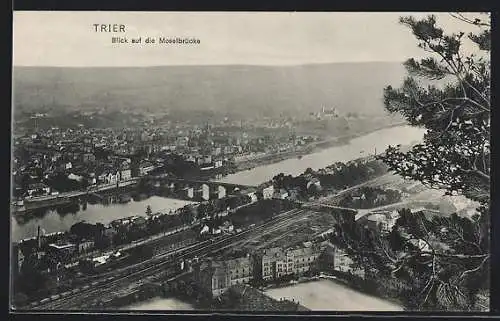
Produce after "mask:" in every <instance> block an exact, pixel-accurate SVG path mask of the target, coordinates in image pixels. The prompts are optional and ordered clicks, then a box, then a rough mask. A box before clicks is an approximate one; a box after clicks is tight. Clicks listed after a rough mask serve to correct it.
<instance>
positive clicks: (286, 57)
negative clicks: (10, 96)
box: [13, 11, 464, 67]
mask: <svg viewBox="0 0 500 321" xmlns="http://www.w3.org/2000/svg"><path fill="white" fill-rule="evenodd" d="M401 15H405V14H404V13H358V12H356V13H343V12H342V13H341V12H319V13H307V12H295V13H284V12H281V13H280V12H275V13H265V12H248V13H244V12H241V13H229V12H224V13H222V12H221V13H217V12H105V11H95V12H49V11H46V12H40V11H39V12H34V11H30V12H19V11H17V12H14V18H13V19H14V27H13V29H14V37H13V41H14V45H13V48H14V52H13V63H14V65H16V66H75V67H80V66H83V67H86V66H151V65H223V64H250V65H295V64H308V63H330V62H364V61H403V60H405V59H407V58H409V57H416V56H417V57H418V56H421V55H422V54H423V52H422V51H421V50H420V49H419V48H418V47H417V44H416V41H415V39H414V38H413V36H412V34H411V32H410V31H409V30H408V29H407V28H406V27H404V26H402V25H400V24H399V23H398V18H399V16H401ZM413 15H416V14H413ZM418 15H422V14H418ZM436 16H437V17H438V23H439V24H440V25H442V26H443V27H444V28H445V30H447V31H448V30H449V31H458V30H463V29H464V28H463V23H461V22H458V21H456V20H454V19H453V18H451V17H450V16H449V15H448V14H446V13H438V14H436ZM95 23H104V24H114V23H116V24H124V25H125V26H126V32H125V33H122V34H111V33H96V32H95V31H94V27H93V24H95ZM113 36H126V37H127V38H129V39H130V38H135V37H139V36H141V37H142V38H143V39H142V41H143V42H144V40H145V38H146V37H148V36H149V37H155V38H157V37H160V36H165V37H194V38H197V39H199V40H200V42H201V43H200V44H198V45H194V44H191V45H172V44H170V45H167V44H155V45H146V44H144V43H143V44H141V45H137V44H112V43H111V38H112V37H113ZM129 41H130V40H129Z"/></svg>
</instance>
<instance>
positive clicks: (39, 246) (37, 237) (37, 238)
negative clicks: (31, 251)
mask: <svg viewBox="0 0 500 321" xmlns="http://www.w3.org/2000/svg"><path fill="white" fill-rule="evenodd" d="M41 241H42V240H41V237H40V225H38V232H37V235H36V244H37V250H38V251H39V250H40V248H41V247H42V244H41Z"/></svg>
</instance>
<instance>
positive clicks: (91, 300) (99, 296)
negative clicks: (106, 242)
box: [30, 181, 371, 310]
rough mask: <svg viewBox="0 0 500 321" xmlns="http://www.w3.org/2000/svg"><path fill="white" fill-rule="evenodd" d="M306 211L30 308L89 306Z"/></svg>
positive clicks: (259, 234)
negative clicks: (185, 260)
mask: <svg viewBox="0 0 500 321" xmlns="http://www.w3.org/2000/svg"><path fill="white" fill-rule="evenodd" d="M370 182H371V181H368V182H365V183H362V184H358V185H356V186H352V187H350V188H348V189H346V190H342V191H340V192H338V193H336V194H335V195H332V196H330V197H328V198H324V199H323V200H325V199H332V198H334V197H337V196H339V195H342V194H344V193H346V192H349V191H352V190H354V189H356V188H359V187H361V186H363V185H366V184H368V183H370ZM305 204H307V203H305ZM308 211H309V210H308V209H307V208H304V209H294V210H291V211H288V212H284V213H280V214H278V215H276V216H275V217H274V218H273V219H272V220H270V221H266V222H264V223H262V224H259V225H256V226H253V227H251V228H248V229H246V230H244V231H242V232H240V233H237V234H233V235H228V236H222V237H218V238H215V239H211V240H208V241H204V242H201V243H197V244H194V245H190V246H187V247H184V248H181V249H177V250H174V251H169V252H166V253H163V254H161V255H157V256H155V257H153V258H151V259H149V260H146V261H143V262H140V263H137V264H134V265H132V266H127V267H125V268H121V269H117V270H114V271H111V272H108V273H105V274H104V275H101V276H98V277H97V278H96V279H95V281H93V282H91V283H90V285H87V286H83V287H81V288H78V289H74V290H73V291H71V292H66V293H64V294H63V295H60V296H56V297H55V298H53V299H49V298H47V299H44V300H42V301H44V302H43V303H42V302H36V303H35V305H31V307H30V308H32V309H36V310H81V309H83V308H92V307H94V306H96V305H97V301H99V300H106V299H109V298H110V297H113V296H116V293H118V292H120V291H121V290H123V289H126V288H129V289H130V288H132V289H133V288H137V287H139V286H140V285H141V284H142V283H143V282H144V280H151V278H154V277H155V276H158V275H161V274H162V273H163V272H165V271H167V270H168V269H172V268H173V267H174V266H175V265H176V264H179V262H180V260H182V259H193V258H195V257H204V256H208V255H213V254H215V253H218V252H220V251H222V250H224V249H227V248H230V247H236V246H238V245H241V244H242V243H245V242H249V241H251V240H253V239H258V238H260V237H262V236H263V235H265V234H269V233H272V232H275V231H277V230H280V229H285V228H287V227H288V226H290V225H292V224H294V223H296V222H297V220H300V219H302V218H304V217H305V216H307V215H309V214H308ZM144 243H147V240H144Z"/></svg>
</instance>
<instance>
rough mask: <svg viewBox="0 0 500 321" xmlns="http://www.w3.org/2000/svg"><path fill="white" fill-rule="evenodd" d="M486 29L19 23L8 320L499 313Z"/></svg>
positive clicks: (218, 21)
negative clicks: (493, 263) (88, 315)
mask: <svg viewBox="0 0 500 321" xmlns="http://www.w3.org/2000/svg"><path fill="white" fill-rule="evenodd" d="M490 29H491V28H490V15H489V14H488V13H467V12H450V13H444V12H440V13H432V12H428V13H426V12H420V13H405V12H390V13H389V12H369V13H368V12H366V13H365V12H118V11H95V12H90V11H81V12H77V11H73V12H70V11H15V12H14V13H13V78H12V82H13V103H12V108H13V110H12V115H13V119H12V167H11V177H12V181H11V182H12V183H11V186H12V188H11V193H12V194H11V199H10V203H11V204H10V208H11V213H10V225H11V245H12V246H11V255H10V258H11V263H12V264H11V275H10V279H11V284H10V307H11V311H12V312H29V311H36V312H37V313H38V312H41V311H52V312H68V311H71V312H102V311H137V310H141V311H144V312H146V311H166V312H168V311H170V312H172V311H175V312H177V313H178V312H183V313H193V312H194V311H203V312H206V313H212V312H214V311H218V312H221V311H222V312H224V311H226V312H229V311H232V312H241V313H245V312H262V313H282V312H285V311H288V312H297V313H299V312H302V311H309V312H310V313H313V312H333V311H344V312H346V313H347V312H356V313H361V312H370V311H371V312H373V311H385V312H398V311H399V312H405V311H448V312H449V311H476V312H481V311H483V312H484V311H489V309H490V303H489V297H490V286H489V280H490V279H489V274H490V226H489V222H490V43H491V40H490Z"/></svg>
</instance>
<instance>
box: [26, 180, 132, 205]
mask: <svg viewBox="0 0 500 321" xmlns="http://www.w3.org/2000/svg"><path fill="white" fill-rule="evenodd" d="M137 181H138V178H131V179H129V180H125V181H121V182H119V183H118V187H125V186H129V185H131V184H134V183H136V182H137ZM116 185H117V184H106V185H100V186H95V187H90V188H88V189H86V190H84V191H82V190H79V191H71V192H64V193H60V194H57V195H47V196H38V197H32V198H29V199H26V202H29V203H36V202H44V201H50V200H57V199H61V198H71V197H77V196H82V195H85V194H87V193H96V192H102V191H106V190H110V189H113V188H116Z"/></svg>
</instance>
